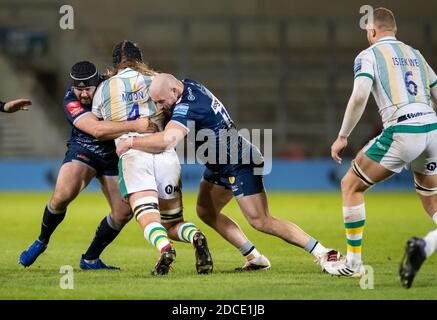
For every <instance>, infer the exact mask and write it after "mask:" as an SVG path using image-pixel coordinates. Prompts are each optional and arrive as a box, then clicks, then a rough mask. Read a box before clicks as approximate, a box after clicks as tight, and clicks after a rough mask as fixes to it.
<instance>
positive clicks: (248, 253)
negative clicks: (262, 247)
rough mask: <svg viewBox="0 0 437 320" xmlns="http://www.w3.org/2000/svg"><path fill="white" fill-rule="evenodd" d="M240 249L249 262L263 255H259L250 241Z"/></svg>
mask: <svg viewBox="0 0 437 320" xmlns="http://www.w3.org/2000/svg"><path fill="white" fill-rule="evenodd" d="M238 249H239V250H240V252H241V254H242V255H243V257H245V258H246V260H247V261H251V260H253V259H256V258H258V257H260V256H261V253H259V251H258V250H256V248H255V246H254V245H253V243H252V242H250V241H249V240H247V242H246V243H245V244H243V245H242V246H241V247H240V248H238Z"/></svg>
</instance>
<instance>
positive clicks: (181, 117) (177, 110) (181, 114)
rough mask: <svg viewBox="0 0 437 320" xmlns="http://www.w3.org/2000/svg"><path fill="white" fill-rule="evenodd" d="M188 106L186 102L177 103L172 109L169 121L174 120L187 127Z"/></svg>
mask: <svg viewBox="0 0 437 320" xmlns="http://www.w3.org/2000/svg"><path fill="white" fill-rule="evenodd" d="M189 109H190V106H189V105H188V104H186V103H178V104H177V105H175V107H174V109H173V114H172V116H171V119H170V121H176V122H178V123H180V124H181V125H182V126H184V127H185V128H187V129H188V121H189V120H190V119H189V116H190V115H189V113H188V111H189Z"/></svg>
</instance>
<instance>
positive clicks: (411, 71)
mask: <svg viewBox="0 0 437 320" xmlns="http://www.w3.org/2000/svg"><path fill="white" fill-rule="evenodd" d="M396 31H397V27H396V21H395V18H394V15H393V13H392V12H391V11H390V10H388V9H385V8H377V9H375V10H374V18H373V25H369V26H368V27H367V39H368V41H369V44H370V47H369V48H368V49H366V50H364V51H362V52H361V53H360V54H359V55H358V56H357V58H356V59H355V65H354V73H355V80H354V87H353V91H352V95H351V97H350V99H349V102H348V104H347V107H346V112H345V115H344V119H343V123H342V126H341V129H340V132H339V135H338V138H337V139H336V141H335V142H334V143H333V144H332V146H331V156H332V158H333V159H334V160H335V161H337V162H338V163H341V160H342V159H341V157H340V153H341V152H342V150H343V149H344V148H346V146H347V140H348V137H349V135H350V134H351V132H352V130H353V129H354V127H355V126H356V124H357V123H358V121H359V120H360V118H361V115H362V114H363V111H364V109H365V107H366V104H367V100H368V97H369V95H370V92H372V93H373V96H374V98H375V100H376V103H377V105H378V108H379V113H380V115H381V118H382V122H383V125H384V129H383V131H382V133H381V134H380V135H379V136H378V137H376V138H374V139H373V140H371V141H370V142H369V143H368V144H367V145H366V146H365V147H364V148H363V149H362V150H361V151H360V152H359V153H358V155H357V156H356V158H355V159H354V160H353V161H352V167H351V169H350V170H349V171H348V172H347V173H346V175H345V176H344V178H343V179H342V181H341V190H342V196H343V219H344V224H345V228H346V237H347V256H346V257H345V258H344V259H341V260H340V261H338V262H334V263H327V267H326V271H327V272H329V273H330V274H334V275H339V276H349V277H360V276H362V275H363V273H364V272H365V270H364V266H363V263H362V260H361V247H362V237H363V230H364V223H365V218H366V214H365V207H364V192H365V191H366V190H368V189H369V188H370V187H371V186H373V185H374V184H376V183H378V182H380V181H383V180H385V179H388V178H390V177H391V176H392V175H394V174H395V173H399V172H401V171H402V168H404V167H406V168H407V169H409V170H411V171H413V174H414V182H415V186H416V191H417V193H418V195H419V197H420V200H421V201H422V205H423V208H424V209H425V211H426V212H427V213H428V214H429V215H430V217H431V218H432V219H433V220H434V222H435V223H437V168H436V162H437V116H436V112H435V109H434V108H433V104H434V106H435V103H436V99H437V76H436V74H435V72H434V71H433V70H432V69H431V67H430V66H429V65H428V63H427V62H426V60H425V59H424V57H423V56H422V54H421V53H420V52H419V51H418V50H416V49H414V48H412V47H410V46H408V45H406V44H405V43H403V42H401V41H399V40H397V39H396V38H395V35H396ZM393 219H395V217H393ZM429 240H430V241H431V242H433V243H434V245H433V246H432V247H433V250H435V248H436V245H435V244H436V242H437V233H436V232H434V234H433V236H432V237H430V239H429Z"/></svg>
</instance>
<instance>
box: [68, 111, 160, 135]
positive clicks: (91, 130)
mask: <svg viewBox="0 0 437 320" xmlns="http://www.w3.org/2000/svg"><path fill="white" fill-rule="evenodd" d="M150 123H151V122H149V120H148V119H147V118H142V119H137V120H132V121H120V122H115V121H106V120H99V119H98V118H97V117H96V116H95V115H94V114H93V113H91V112H87V113H85V114H83V115H82V116H81V117H79V118H77V119H76V120H75V121H74V122H73V125H74V126H75V127H76V128H78V129H79V130H81V131H83V132H86V133H88V134H90V135H92V136H94V137H96V139H98V140H113V139H115V138H118V137H119V136H121V135H122V134H124V133H128V132H138V133H146V132H154V130H153V128H151V127H150V128H149V124H150Z"/></svg>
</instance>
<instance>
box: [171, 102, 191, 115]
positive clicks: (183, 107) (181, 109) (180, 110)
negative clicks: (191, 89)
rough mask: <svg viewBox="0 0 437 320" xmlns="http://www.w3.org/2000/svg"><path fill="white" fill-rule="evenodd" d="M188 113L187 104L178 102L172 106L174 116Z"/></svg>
mask: <svg viewBox="0 0 437 320" xmlns="http://www.w3.org/2000/svg"><path fill="white" fill-rule="evenodd" d="M187 113H188V105H187V104H178V105H176V107H174V110H173V115H174V116H185V115H186V114H187Z"/></svg>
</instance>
